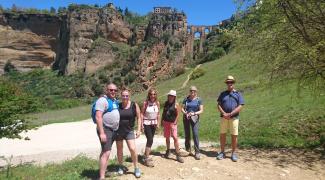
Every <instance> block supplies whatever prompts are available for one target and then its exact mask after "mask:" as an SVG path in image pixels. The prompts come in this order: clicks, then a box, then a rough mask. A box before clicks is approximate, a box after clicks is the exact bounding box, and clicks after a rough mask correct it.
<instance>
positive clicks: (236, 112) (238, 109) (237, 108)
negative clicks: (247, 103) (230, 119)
mask: <svg viewBox="0 0 325 180" xmlns="http://www.w3.org/2000/svg"><path fill="white" fill-rule="evenodd" d="M242 108H243V105H239V106H237V107H236V108H235V109H234V110H233V111H232V112H231V113H230V116H232V115H234V114H238V113H239V112H240V111H241V109H242Z"/></svg>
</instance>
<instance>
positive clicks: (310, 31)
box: [238, 0, 325, 90]
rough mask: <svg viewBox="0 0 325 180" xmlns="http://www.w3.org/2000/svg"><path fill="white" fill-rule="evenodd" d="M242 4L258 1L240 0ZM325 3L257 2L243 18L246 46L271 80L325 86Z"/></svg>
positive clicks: (287, 0)
mask: <svg viewBox="0 0 325 180" xmlns="http://www.w3.org/2000/svg"><path fill="white" fill-rule="evenodd" d="M239 2H241V3H240V4H242V5H243V6H245V5H247V4H251V3H253V2H255V1H251V0H240V1H239ZM324 9H325V2H324V1H319V0H309V1H296V0H268V1H256V3H255V4H253V5H252V6H249V8H248V9H247V10H246V12H245V13H246V14H245V15H244V17H243V18H242V19H241V21H240V25H238V29H239V30H240V31H241V34H242V40H241V42H240V43H241V44H242V45H243V48H247V49H248V48H249V49H251V50H250V51H249V52H250V55H251V57H252V59H253V60H254V61H259V62H262V63H263V65H264V66H265V68H266V69H267V70H268V71H269V72H270V77H271V80H274V81H278V80H283V81H287V80H291V79H297V80H298V86H300V87H302V86H304V85H310V87H313V88H314V89H317V90H324V88H325V86H324V85H325V31H324V28H325V21H324V19H325V16H324Z"/></svg>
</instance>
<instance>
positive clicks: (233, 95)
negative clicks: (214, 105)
mask: <svg viewBox="0 0 325 180" xmlns="http://www.w3.org/2000/svg"><path fill="white" fill-rule="evenodd" d="M217 101H218V104H219V105H220V106H221V108H222V109H223V110H224V111H225V112H226V113H231V112H232V111H233V110H234V109H236V108H237V107H238V106H239V105H244V104H245V103H244V98H243V96H242V95H241V93H240V92H238V91H236V90H233V91H224V92H222V93H221V94H220V95H219V97H218V100H217ZM221 116H222V114H221ZM238 117H239V113H237V114H234V115H233V116H232V118H238Z"/></svg>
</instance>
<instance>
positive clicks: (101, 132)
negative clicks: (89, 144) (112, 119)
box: [96, 111, 106, 142]
mask: <svg viewBox="0 0 325 180" xmlns="http://www.w3.org/2000/svg"><path fill="white" fill-rule="evenodd" d="M96 123H97V129H98V131H99V137H100V140H101V141H102V142H105V141H106V135H105V132H104V126H103V112H102V111H96Z"/></svg>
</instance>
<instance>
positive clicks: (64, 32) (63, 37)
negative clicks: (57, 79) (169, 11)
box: [55, 6, 132, 74]
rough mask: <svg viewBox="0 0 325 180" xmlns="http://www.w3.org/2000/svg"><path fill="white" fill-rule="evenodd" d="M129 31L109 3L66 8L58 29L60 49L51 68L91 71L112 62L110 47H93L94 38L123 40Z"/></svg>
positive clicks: (68, 71) (70, 72)
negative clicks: (108, 5)
mask: <svg viewBox="0 0 325 180" xmlns="http://www.w3.org/2000/svg"><path fill="white" fill-rule="evenodd" d="M131 35H132V32H131V30H130V28H129V26H128V24H127V23H125V22H124V21H123V18H122V15H121V14H120V13H119V12H118V11H116V10H115V9H114V8H113V7H103V8H95V7H89V8H80V7H78V6H76V7H75V8H74V9H71V8H70V9H69V12H68V13H67V17H66V19H65V20H64V22H63V23H62V25H61V29H60V37H59V41H60V42H61V43H60V47H59V49H60V51H58V53H59V55H58V56H57V59H56V64H55V68H58V69H59V70H60V71H61V72H62V73H64V74H72V73H75V72H85V73H93V72H95V71H96V70H97V69H98V68H101V67H104V66H106V65H108V64H109V63H112V62H114V60H115V59H116V58H115V54H114V53H113V52H112V49H111V48H109V47H108V48H96V47H95V46H96V45H95V44H94V43H96V40H98V39H99V38H103V39H106V40H108V41H110V42H111V43H118V42H123V43H127V42H128V39H129V38H130V37H131Z"/></svg>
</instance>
